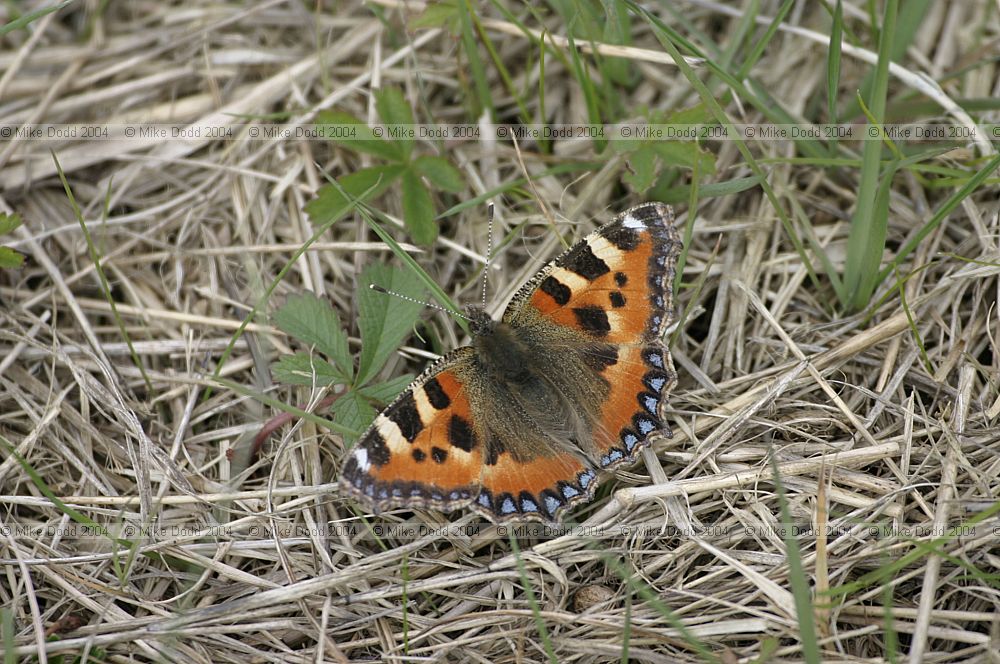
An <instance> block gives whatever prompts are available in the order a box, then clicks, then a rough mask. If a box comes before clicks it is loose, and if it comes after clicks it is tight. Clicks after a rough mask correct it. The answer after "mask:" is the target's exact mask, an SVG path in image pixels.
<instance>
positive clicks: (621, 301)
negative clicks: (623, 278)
mask: <svg viewBox="0 0 1000 664" xmlns="http://www.w3.org/2000/svg"><path fill="white" fill-rule="evenodd" d="M608 299H609V300H611V306H612V307H614V308H615V309H621V308H622V307H624V306H625V296H624V295H622V292H621V291H611V293H610V294H609V295H608Z"/></svg>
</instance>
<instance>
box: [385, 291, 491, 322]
mask: <svg viewBox="0 0 1000 664" xmlns="http://www.w3.org/2000/svg"><path fill="white" fill-rule="evenodd" d="M368 288H371V289H372V290H373V291H375V292H376V293H382V294H383V295H392V296H395V297H398V298H400V299H403V300H406V301H407V302H414V303H416V304H422V305H423V306H425V307H430V308H431V309H437V310H438V311H443V312H445V313H446V314H448V315H450V316H457V317H459V318H461V319H463V320H467V321H469V322H471V321H472V319H471V318H469V317H468V316H463V315H462V314H460V313H458V312H457V311H452V310H451V309H445V308H444V307H442V306H440V305H437V304H434V303H433V302H428V301H427V300H418V299H417V298H415V297H410V296H409V295H403V294H402V293H397V292H396V291H391V290H389V289H388V288H382V287H381V286H379V285H378V284H368Z"/></svg>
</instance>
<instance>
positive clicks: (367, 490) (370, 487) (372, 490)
mask: <svg viewBox="0 0 1000 664" xmlns="http://www.w3.org/2000/svg"><path fill="white" fill-rule="evenodd" d="M365 495H366V496H369V497H372V496H374V495H375V485H374V484H369V485H368V486H366V487H365Z"/></svg>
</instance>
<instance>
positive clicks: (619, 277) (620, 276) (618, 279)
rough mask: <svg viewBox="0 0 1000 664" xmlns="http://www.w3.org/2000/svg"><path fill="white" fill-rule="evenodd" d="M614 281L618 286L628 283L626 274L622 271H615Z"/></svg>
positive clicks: (621, 286) (622, 286)
mask: <svg viewBox="0 0 1000 664" xmlns="http://www.w3.org/2000/svg"><path fill="white" fill-rule="evenodd" d="M615 283H616V284H618V288H624V287H625V284H627V283H628V275H626V274H625V273H624V272H615Z"/></svg>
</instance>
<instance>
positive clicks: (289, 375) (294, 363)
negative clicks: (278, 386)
mask: <svg viewBox="0 0 1000 664" xmlns="http://www.w3.org/2000/svg"><path fill="white" fill-rule="evenodd" d="M272 373H273V374H274V378H275V380H277V381H279V382H281V383H288V384H290V385H317V386H323V385H342V384H344V383H346V382H348V380H345V378H344V374H343V373H341V372H340V371H338V370H337V368H336V367H334V366H333V365H332V364H330V363H329V362H327V361H326V360H324V359H323V358H321V357H317V356H315V355H310V354H309V353H295V354H294V355H283V356H281V357H280V358H278V361H277V362H276V363H275V365H274V368H273V369H272Z"/></svg>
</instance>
